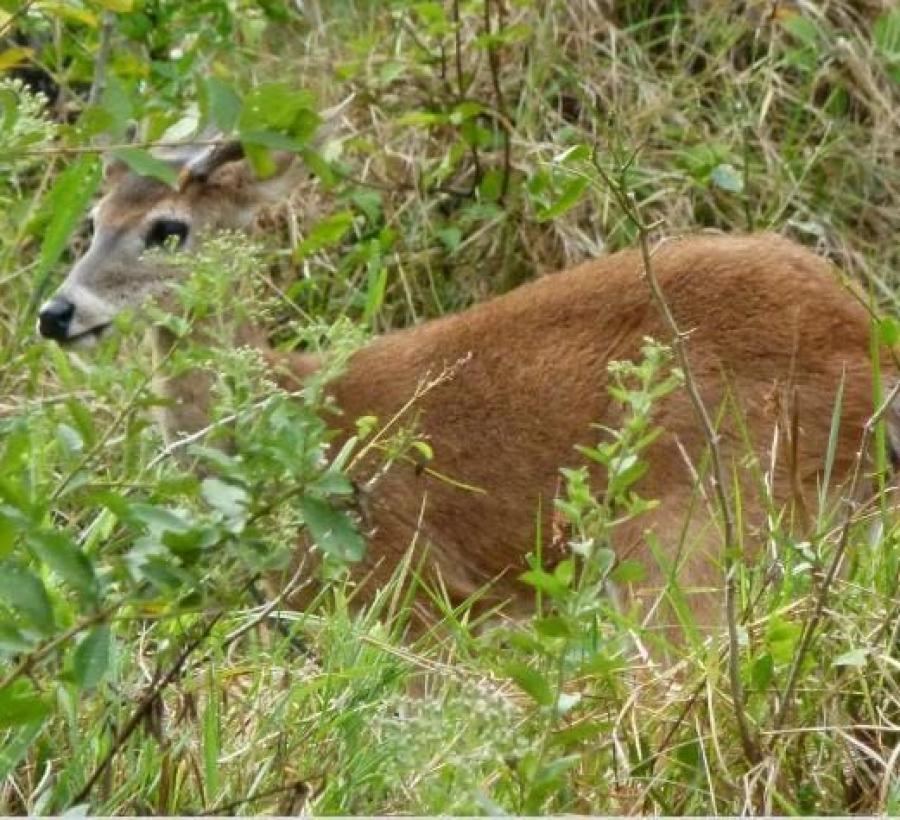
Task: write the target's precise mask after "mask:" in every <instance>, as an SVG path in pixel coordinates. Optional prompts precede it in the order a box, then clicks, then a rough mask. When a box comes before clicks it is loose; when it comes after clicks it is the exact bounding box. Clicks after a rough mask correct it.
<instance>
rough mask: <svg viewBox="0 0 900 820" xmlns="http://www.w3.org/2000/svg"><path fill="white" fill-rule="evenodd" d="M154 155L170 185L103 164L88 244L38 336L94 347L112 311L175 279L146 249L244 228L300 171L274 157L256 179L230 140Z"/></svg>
mask: <svg viewBox="0 0 900 820" xmlns="http://www.w3.org/2000/svg"><path fill="white" fill-rule="evenodd" d="M161 158H162V159H164V160H165V161H166V162H168V163H169V164H170V165H171V166H172V167H173V169H174V170H175V171H176V172H177V173H178V179H179V184H178V186H177V187H175V188H173V187H171V186H169V185H167V184H166V183H164V182H161V181H159V180H157V179H153V178H150V177H144V176H140V175H138V174H136V173H134V172H133V171H131V170H130V169H129V168H128V167H127V166H126V165H125V164H124V163H122V162H121V161H113V162H112V163H110V164H109V165H107V167H106V171H105V187H106V190H107V192H106V194H105V195H104V196H103V197H102V199H101V200H100V201H99V203H98V204H97V205H96V207H95V208H94V209H93V211H92V212H91V221H92V223H93V237H92V239H91V243H90V247H89V248H88V250H87V252H86V253H85V254H84V256H83V257H82V258H81V259H80V260H79V261H78V262H77V263H76V265H75V266H74V267H73V268H72V270H71V271H70V272H69V275H68V276H67V277H66V279H65V281H64V282H63V283H62V285H61V286H60V288H59V289H58V290H57V292H56V293H55V294H54V295H53V297H52V298H51V299H49V300H48V301H47V302H46V303H45V304H44V305H43V306H42V307H41V310H40V313H39V317H38V330H39V332H40V334H41V335H42V336H44V337H46V338H48V339H53V340H54V341H56V342H58V343H59V344H61V345H63V346H73V347H74V346H80V347H84V346H90V345H93V344H95V343H96V342H97V340H98V339H99V338H100V337H101V336H102V335H103V334H104V333H105V332H106V330H107V329H108V328H109V326H110V324H111V323H112V321H113V319H114V318H115V317H116V315H117V314H118V313H120V312H121V311H122V310H124V309H126V308H130V307H138V306H139V305H141V304H142V303H143V302H144V301H145V300H146V299H148V298H152V297H154V296H157V295H159V294H160V293H162V292H164V291H165V290H166V288H167V286H168V284H169V283H170V282H171V281H172V279H173V277H174V276H176V273H175V271H174V268H173V267H168V266H166V265H165V262H164V261H161V260H160V258H159V256H158V255H155V256H154V257H153V258H152V259H148V258H147V256H146V253H145V252H146V251H148V250H151V249H153V248H159V247H163V248H168V249H171V250H173V251H174V250H182V249H186V250H189V249H191V248H193V247H195V246H196V244H197V242H198V241H199V238H200V237H202V236H203V235H204V234H205V233H208V232H211V231H216V230H226V229H240V228H245V227H247V226H248V224H249V223H250V222H251V220H252V218H253V215H254V213H255V212H256V211H257V210H258V209H259V208H260V207H261V206H262V205H264V204H266V203H270V202H273V201H277V200H278V199H281V198H283V197H284V196H286V195H287V194H288V193H289V191H290V190H291V188H292V187H293V186H294V185H295V184H296V182H297V179H296V177H297V176H298V174H299V173H300V168H299V163H298V162H296V161H295V158H294V155H292V154H288V153H279V154H276V156H275V157H274V159H275V173H274V174H273V175H272V176H271V177H269V178H267V179H264V180H263V179H259V178H258V177H257V176H256V175H255V174H254V172H253V170H252V168H251V166H250V163H249V162H248V161H247V160H246V159H245V158H244V152H243V149H242V147H241V144H240V143H239V142H236V141H227V142H221V143H217V144H214V145H211V146H205V147H197V148H195V149H194V150H188V151H186V152H182V153H181V154H176V155H170V156H168V157H165V156H164V157H161Z"/></svg>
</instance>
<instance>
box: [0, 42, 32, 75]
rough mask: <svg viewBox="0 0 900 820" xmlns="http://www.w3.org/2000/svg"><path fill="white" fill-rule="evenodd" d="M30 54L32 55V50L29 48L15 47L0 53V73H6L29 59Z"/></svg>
mask: <svg viewBox="0 0 900 820" xmlns="http://www.w3.org/2000/svg"><path fill="white" fill-rule="evenodd" d="M32 54H34V49H31V48H18V47H16V48H7V49H5V50H4V51H0V71H6V69H8V68H13V66H17V65H18V64H19V63H21V62H24V61H25V60H27V59H29V58H30V57H31V56H32Z"/></svg>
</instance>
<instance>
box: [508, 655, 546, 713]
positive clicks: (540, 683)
mask: <svg viewBox="0 0 900 820" xmlns="http://www.w3.org/2000/svg"><path fill="white" fill-rule="evenodd" d="M503 672H504V674H505V675H506V676H507V677H510V678H512V679H513V680H514V681H515V682H516V683H517V684H518V685H519V688H521V689H522V691H523V692H525V693H526V694H528V695H531V697H532V698H534V700H535V702H536V703H537V704H538V705H539V706H550V705H551V704H553V702H554V701H555V698H554V697H553V691H552V689H551V688H550V684H549V683H547V681H546V679H545V678H544V676H543V675H541V674H540V673H539V672H538V671H536V670H535V669H532V668H531V667H530V666H527V665H526V664H524V663H520V662H518V661H514V662H512V663H508V664H506V666H504V667H503Z"/></svg>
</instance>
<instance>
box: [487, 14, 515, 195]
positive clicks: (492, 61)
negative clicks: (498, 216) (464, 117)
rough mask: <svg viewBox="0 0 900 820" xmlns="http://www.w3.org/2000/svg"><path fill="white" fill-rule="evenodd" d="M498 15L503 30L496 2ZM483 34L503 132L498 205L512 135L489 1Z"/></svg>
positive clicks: (505, 179) (508, 170)
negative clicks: (493, 39) (501, 177)
mask: <svg viewBox="0 0 900 820" xmlns="http://www.w3.org/2000/svg"><path fill="white" fill-rule="evenodd" d="M498 15H499V17H500V24H499V26H500V28H501V29H502V28H503V17H502V15H503V6H502V4H501V3H499V2H498ZM484 33H485V34H486V35H487V37H488V47H487V55H488V68H489V69H490V74H491V85H492V86H493V87H494V98H495V100H496V104H497V111H498V113H499V114H500V116H499V117H497V118H495V119H496V121H497V122H499V123H500V130H501V131H502V132H503V180H502V182H501V183H500V196H499V197H498V199H499V201H500V203H501V204H502V203H503V201H504V200H505V199H506V195H507V194H508V193H509V180H510V175H511V171H512V134H511V133H510V125H509V115H508V114H507V110H506V100H505V99H504V97H503V89H502V88H501V86H500V50H499V49H498V48H497V46H496V45H495V44H494V43H493V42H492V41H491V39H490V37H491V0H484Z"/></svg>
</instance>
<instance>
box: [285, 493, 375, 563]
mask: <svg viewBox="0 0 900 820" xmlns="http://www.w3.org/2000/svg"><path fill="white" fill-rule="evenodd" d="M300 512H301V513H302V515H303V520H304V521H305V522H306V526H307V527H309V531H310V534H311V535H312V537H313V540H314V541H315V542H316V544H317V545H318V547H319V549H320V550H322V552H324V553H326V554H328V555H333V556H335V557H337V558H340V559H341V560H342V561H350V562H354V561H359V560H361V559H362V557H363V555H365V552H366V542H365V540H364V539H363V537H362V536H361V535H360V534H359V531H358V530H357V529H356V525H355V524H354V523H353V522H352V521H351V520H350V517H349V515H347V513H345V512H342V511H340V510H336V509H334V508H333V507H332V506H331V505H330V504H328V503H327V502H325V501H322V500H321V499H319V498H313V497H312V496H304V497H303V498H302V499H301V500H300Z"/></svg>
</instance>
